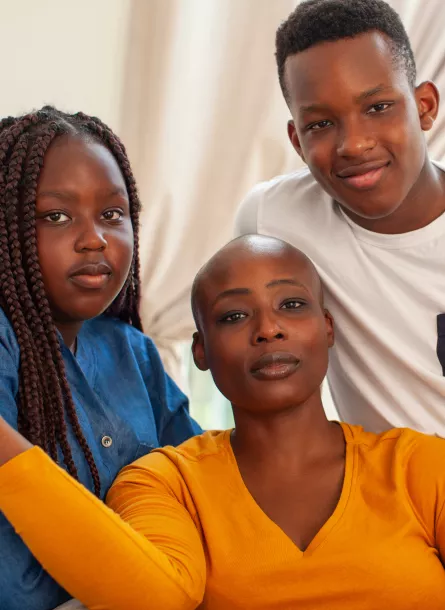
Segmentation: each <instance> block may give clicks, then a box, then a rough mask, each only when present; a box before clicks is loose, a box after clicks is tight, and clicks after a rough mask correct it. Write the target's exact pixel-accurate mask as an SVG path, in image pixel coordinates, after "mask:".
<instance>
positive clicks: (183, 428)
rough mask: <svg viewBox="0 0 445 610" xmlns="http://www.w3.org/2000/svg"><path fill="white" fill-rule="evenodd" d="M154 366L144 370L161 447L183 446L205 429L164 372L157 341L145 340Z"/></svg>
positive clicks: (151, 364)
mask: <svg viewBox="0 0 445 610" xmlns="http://www.w3.org/2000/svg"><path fill="white" fill-rule="evenodd" d="M145 340H146V341H147V344H146V350H147V352H148V355H149V359H150V360H149V363H150V366H149V367H147V368H146V369H145V370H144V376H145V383H146V385H147V388H148V392H149V394H150V399H151V402H152V406H153V413H154V417H155V421H156V428H157V432H158V439H159V443H160V445H161V446H164V445H173V446H176V445H179V444H181V443H182V442H184V441H186V440H187V439H188V438H190V437H191V436H195V435H196V434H201V432H202V429H201V427H200V426H199V425H198V424H197V423H196V422H195V420H194V419H193V418H192V417H190V413H189V403H188V399H187V397H186V396H185V395H184V394H183V393H182V392H181V390H180V389H179V388H178V386H177V385H176V384H175V382H174V381H173V380H172V379H171V378H170V377H169V376H168V375H167V373H166V372H165V370H164V366H163V364H162V361H161V358H160V356H159V353H158V350H157V349H156V347H155V345H154V343H153V341H151V339H148V337H145Z"/></svg>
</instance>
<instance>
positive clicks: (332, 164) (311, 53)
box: [286, 32, 438, 219]
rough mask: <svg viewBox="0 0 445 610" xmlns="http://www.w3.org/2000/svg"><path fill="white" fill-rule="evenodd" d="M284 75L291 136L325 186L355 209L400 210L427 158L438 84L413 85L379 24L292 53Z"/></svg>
mask: <svg viewBox="0 0 445 610" xmlns="http://www.w3.org/2000/svg"><path fill="white" fill-rule="evenodd" d="M286 83H287V88H288V92H289V98H290V102H289V103H290V109H291V113H292V117H293V121H292V122H290V124H289V137H290V139H291V142H292V144H293V146H294V148H295V149H296V151H297V152H298V154H299V155H300V156H301V157H302V158H303V160H304V161H305V162H306V163H307V165H308V166H309V169H310V170H311V172H312V174H313V175H314V177H315V178H316V180H317V181H318V182H319V184H320V185H321V186H322V187H323V188H324V189H325V191H327V192H328V193H329V194H330V195H331V197H333V198H334V199H335V200H336V201H337V202H338V203H340V204H341V205H342V206H343V207H344V208H346V210H349V211H350V213H351V215H352V217H354V215H355V216H357V217H359V218H366V219H380V218H385V217H387V216H389V215H391V214H394V213H395V212H397V211H398V213H399V214H400V213H402V208H403V203H404V201H405V199H406V198H407V196H408V195H409V194H410V191H411V189H412V188H413V186H414V185H415V184H416V182H417V180H418V179H419V176H420V175H421V172H422V168H423V166H424V163H425V156H426V145H425V140H424V137H423V133H422V130H423V131H426V130H428V129H430V128H431V126H432V124H433V121H434V118H435V116H436V113H437V104H438V98H437V92H436V89H435V87H434V86H433V85H432V84H431V83H424V84H422V85H420V86H419V87H417V89H416V90H415V91H413V90H412V88H411V87H410V85H409V83H408V79H407V76H406V73H405V71H404V69H403V67H402V66H401V65H398V64H397V63H396V62H395V60H394V55H393V53H392V52H391V49H390V47H389V44H388V42H387V39H386V38H385V37H384V36H383V35H382V34H380V33H378V32H370V33H366V34H362V35H360V36H357V37H355V38H349V39H344V40H339V41H335V42H328V43H323V44H319V45H316V46H314V47H312V48H310V49H307V50H306V51H303V52H302V53H298V54H296V55H293V56H290V57H289V58H288V59H287V62H286ZM399 207H400V210H399Z"/></svg>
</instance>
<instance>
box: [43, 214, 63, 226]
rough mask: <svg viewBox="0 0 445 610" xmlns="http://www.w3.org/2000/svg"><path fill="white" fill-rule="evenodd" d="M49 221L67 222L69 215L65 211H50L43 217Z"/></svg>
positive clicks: (53, 222)
mask: <svg viewBox="0 0 445 610" xmlns="http://www.w3.org/2000/svg"><path fill="white" fill-rule="evenodd" d="M43 218H44V219H45V220H47V221H48V222H51V223H52V224H61V223H62V222H66V221H67V220H69V216H67V215H66V214H64V213H63V212H50V213H49V214H46V215H45V216H44V217H43Z"/></svg>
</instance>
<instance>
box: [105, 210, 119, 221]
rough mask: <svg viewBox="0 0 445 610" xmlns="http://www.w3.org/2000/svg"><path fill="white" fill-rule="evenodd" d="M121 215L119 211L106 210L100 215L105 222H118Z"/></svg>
mask: <svg viewBox="0 0 445 610" xmlns="http://www.w3.org/2000/svg"><path fill="white" fill-rule="evenodd" d="M123 215H124V214H123V212H122V211H121V210H107V211H106V212H104V213H103V214H102V216H103V217H104V218H105V220H120V219H121V218H122V216H123Z"/></svg>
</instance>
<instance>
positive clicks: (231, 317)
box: [219, 311, 247, 324]
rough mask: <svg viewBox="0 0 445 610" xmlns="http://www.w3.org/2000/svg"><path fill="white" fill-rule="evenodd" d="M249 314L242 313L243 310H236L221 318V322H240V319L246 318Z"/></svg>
mask: <svg viewBox="0 0 445 610" xmlns="http://www.w3.org/2000/svg"><path fill="white" fill-rule="evenodd" d="M246 317H247V315H246V314H245V313H242V312H241V311H234V312H233V313H228V314H226V315H225V316H223V317H222V318H220V320H219V321H220V323H221V324H226V323H227V324H234V323H235V322H239V321H240V320H244V318H246Z"/></svg>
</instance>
